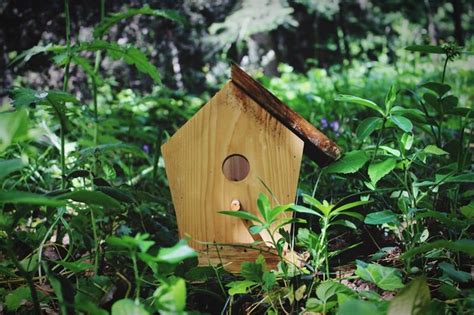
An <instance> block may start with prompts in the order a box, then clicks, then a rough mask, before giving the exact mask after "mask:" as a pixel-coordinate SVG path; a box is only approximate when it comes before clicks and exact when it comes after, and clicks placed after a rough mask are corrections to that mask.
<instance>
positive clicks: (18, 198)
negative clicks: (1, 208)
mask: <svg viewBox="0 0 474 315" xmlns="http://www.w3.org/2000/svg"><path fill="white" fill-rule="evenodd" d="M1 203H15V204H27V205H38V206H50V207H60V206H64V205H66V202H65V201H63V200H58V199H54V198H51V197H47V196H45V195H38V194H34V193H30V192H24V191H15V190H13V191H0V204H1Z"/></svg>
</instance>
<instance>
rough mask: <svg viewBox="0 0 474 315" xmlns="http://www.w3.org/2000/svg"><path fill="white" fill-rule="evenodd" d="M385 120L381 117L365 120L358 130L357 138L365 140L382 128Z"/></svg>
mask: <svg viewBox="0 0 474 315" xmlns="http://www.w3.org/2000/svg"><path fill="white" fill-rule="evenodd" d="M382 123H383V119H382V118H380V117H369V118H366V119H364V120H363V121H362V122H361V123H360V124H359V125H358V126H357V129H356V135H357V138H359V139H360V140H364V139H365V138H367V137H368V136H370V135H371V134H372V133H373V132H374V131H375V130H377V129H380V128H381V127H382Z"/></svg>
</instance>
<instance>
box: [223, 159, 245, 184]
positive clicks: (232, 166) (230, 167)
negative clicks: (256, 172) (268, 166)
mask: <svg viewBox="0 0 474 315" xmlns="http://www.w3.org/2000/svg"><path fill="white" fill-rule="evenodd" d="M249 171H250V164H249V161H248V160H247V158H246V157H245V156H243V155H240V154H232V155H229V156H228V157H226V158H225V160H224V163H222V173H224V176H225V177H226V178H227V179H228V180H230V181H233V182H239V181H241V180H243V179H244V178H245V177H247V175H248V174H249Z"/></svg>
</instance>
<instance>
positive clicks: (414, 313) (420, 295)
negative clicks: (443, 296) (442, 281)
mask: <svg viewBox="0 0 474 315" xmlns="http://www.w3.org/2000/svg"><path fill="white" fill-rule="evenodd" d="M430 300H431V295H430V289H429V288H428V284H427V283H426V279H425V278H424V277H419V278H415V279H413V280H412V281H411V282H410V283H409V284H407V285H406V287H405V288H403V289H402V290H401V291H400V293H399V294H397V296H395V298H394V299H393V300H391V301H390V304H389V306H388V312H387V315H400V314H411V315H422V314H427V313H426V310H425V309H424V308H425V307H426V306H427V305H428V304H429V303H430Z"/></svg>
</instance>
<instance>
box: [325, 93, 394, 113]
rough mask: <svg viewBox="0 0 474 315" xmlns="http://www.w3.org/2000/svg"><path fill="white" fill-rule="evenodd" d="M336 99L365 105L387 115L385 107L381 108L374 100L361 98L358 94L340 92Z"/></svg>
mask: <svg viewBox="0 0 474 315" xmlns="http://www.w3.org/2000/svg"><path fill="white" fill-rule="evenodd" d="M334 100H335V101H339V102H348V103H354V104H357V105H361V106H365V107H368V108H370V109H373V110H375V111H377V112H379V113H380V114H381V115H382V116H384V115H385V113H384V111H383V109H382V108H380V107H379V106H378V105H377V104H375V103H374V102H372V101H370V100H366V99H364V98H360V97H358V96H353V95H344V94H340V95H338V96H336V98H335V99H334Z"/></svg>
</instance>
